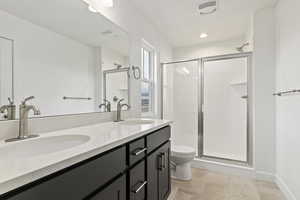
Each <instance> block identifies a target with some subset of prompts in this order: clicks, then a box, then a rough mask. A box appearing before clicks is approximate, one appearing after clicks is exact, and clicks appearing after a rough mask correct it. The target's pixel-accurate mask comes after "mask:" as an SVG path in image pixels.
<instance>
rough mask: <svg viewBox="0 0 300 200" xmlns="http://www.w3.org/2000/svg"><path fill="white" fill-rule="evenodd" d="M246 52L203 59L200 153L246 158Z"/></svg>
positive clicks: (229, 158) (244, 159) (217, 156)
mask: <svg viewBox="0 0 300 200" xmlns="http://www.w3.org/2000/svg"><path fill="white" fill-rule="evenodd" d="M248 63H249V58H248V56H244V55H243V54H238V55H229V56H220V57H211V58H204V59H202V67H201V72H202V73H201V74H202V78H201V79H202V81H201V83H202V84H201V87H200V90H201V101H200V102H201V103H200V106H201V112H202V115H201V117H202V120H201V121H202V126H201V131H200V135H201V137H202V140H201V145H200V148H199V149H200V151H201V155H202V156H203V157H208V158H220V159H225V160H231V161H238V162H243V163H247V162H248V146H249V145H248V142H249V141H248V138H249V137H248V133H249V132H248V112H247V110H248Z"/></svg>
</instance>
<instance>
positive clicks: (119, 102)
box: [115, 99, 130, 122]
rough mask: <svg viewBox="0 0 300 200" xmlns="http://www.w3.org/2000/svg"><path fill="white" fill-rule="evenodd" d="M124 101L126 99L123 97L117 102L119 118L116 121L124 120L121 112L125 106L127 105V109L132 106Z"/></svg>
mask: <svg viewBox="0 0 300 200" xmlns="http://www.w3.org/2000/svg"><path fill="white" fill-rule="evenodd" d="M123 101H124V99H121V100H119V101H118V104H117V119H116V120H115V122H120V121H123V120H122V118H121V112H122V108H123V107H127V109H129V108H130V106H129V105H128V104H122V102H123Z"/></svg>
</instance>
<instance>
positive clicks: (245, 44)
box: [236, 42, 250, 53]
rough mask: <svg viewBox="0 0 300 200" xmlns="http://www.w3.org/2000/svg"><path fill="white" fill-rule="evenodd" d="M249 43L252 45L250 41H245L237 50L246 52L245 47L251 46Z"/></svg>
mask: <svg viewBox="0 0 300 200" xmlns="http://www.w3.org/2000/svg"><path fill="white" fill-rule="evenodd" d="M249 45H250V43H249V42H247V43H244V44H243V45H242V46H240V47H237V48H236V50H237V51H238V52H240V53H244V52H245V47H247V46H249Z"/></svg>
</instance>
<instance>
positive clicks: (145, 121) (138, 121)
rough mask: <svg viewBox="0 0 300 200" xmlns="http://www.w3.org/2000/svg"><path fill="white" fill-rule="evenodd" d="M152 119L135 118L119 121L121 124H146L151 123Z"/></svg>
mask: <svg viewBox="0 0 300 200" xmlns="http://www.w3.org/2000/svg"><path fill="white" fill-rule="evenodd" d="M153 122H154V121H153V120H146V119H136V120H126V121H122V122H120V124H121V125H128V126H134V125H146V124H152V123H153Z"/></svg>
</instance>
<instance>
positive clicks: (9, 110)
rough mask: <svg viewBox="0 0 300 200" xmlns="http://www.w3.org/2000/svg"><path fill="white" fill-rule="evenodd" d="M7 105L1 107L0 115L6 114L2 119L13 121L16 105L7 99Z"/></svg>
mask: <svg viewBox="0 0 300 200" xmlns="http://www.w3.org/2000/svg"><path fill="white" fill-rule="evenodd" d="M8 102H9V104H8V105H3V106H1V107H0V113H5V111H6V112H7V114H6V115H4V118H5V119H7V120H14V119H16V105H15V104H14V102H13V101H12V100H11V99H10V98H9V97H8Z"/></svg>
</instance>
